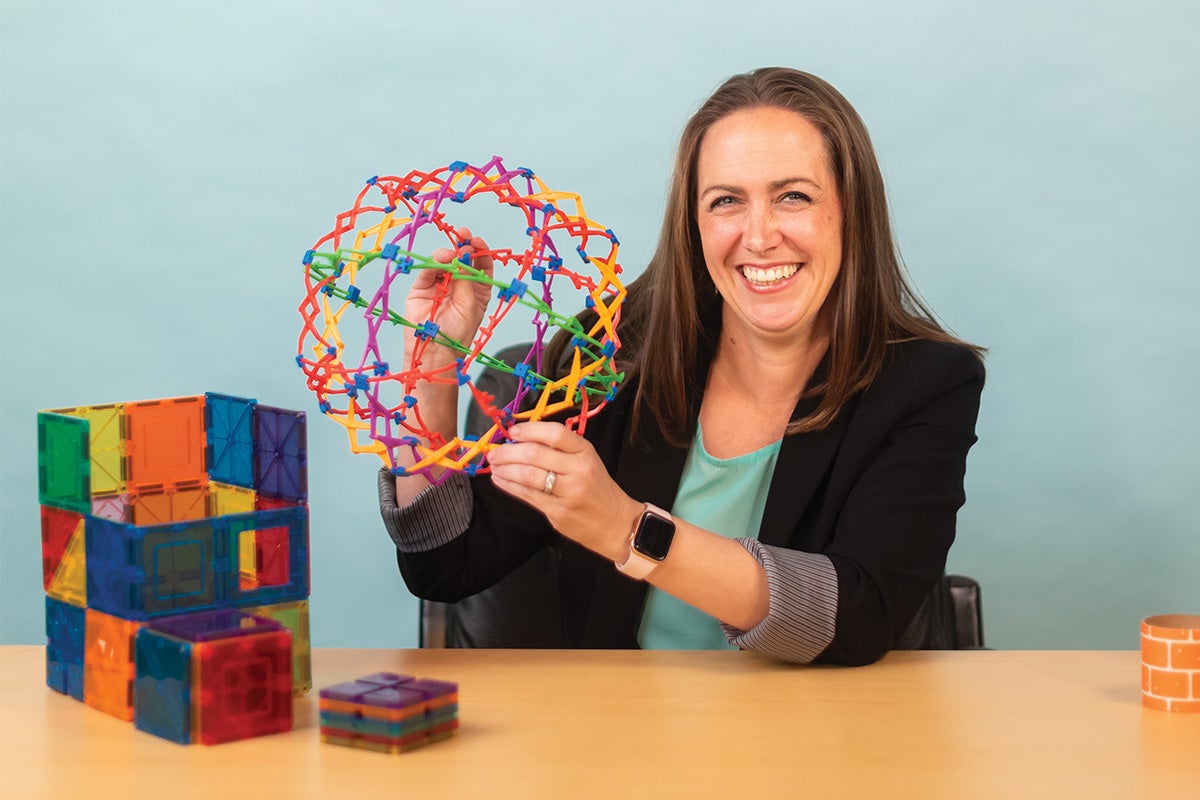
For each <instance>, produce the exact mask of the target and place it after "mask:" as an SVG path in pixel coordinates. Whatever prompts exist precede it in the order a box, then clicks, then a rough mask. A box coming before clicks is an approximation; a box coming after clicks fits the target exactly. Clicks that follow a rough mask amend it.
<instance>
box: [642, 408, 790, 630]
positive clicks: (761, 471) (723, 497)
mask: <svg viewBox="0 0 1200 800" xmlns="http://www.w3.org/2000/svg"><path fill="white" fill-rule="evenodd" d="M780 444H781V442H772V443H771V444H769V445H767V446H766V447H763V448H761V449H759V450H755V451H754V452H753V453H747V454H746V455H743V456H736V457H734V458H714V457H713V456H711V455H709V454H708V453H707V452H706V451H705V449H704V437H703V435H702V432H701V430H700V426H699V424H697V426H696V438H695V439H694V440H693V441H692V447H691V449H690V450H689V451H688V456H687V461H686V462H685V464H684V467H683V477H682V479H681V480H680V483H679V493H678V494H677V495H676V496H675V505H674V506H672V508H671V515H672V516H675V517H678V518H679V519H683V520H687V521H688V522H690V523H692V524H693V525H697V526H699V527H701V528H704V529H705V530H708V531H712V532H713V533H719V534H721V535H722V536H728V537H729V538H731V539H733V538H741V537H744V536H749V537H755V536H757V535H758V528H759V525H760V524H762V515H763V508H764V507H765V506H766V504H767V490H768V489H769V488H770V486H771V476H772V475H773V474H774V472H775V461H776V459H777V458H778V456H779V446H780ZM638 643H639V644H640V645H641V646H642V648H643V649H646V650H733V649H735V648H734V647H733V645H731V644H729V642H727V641H726V640H725V634H724V633H722V631H721V626H720V625H719V624H718V623H717V621H716V620H715V619H713V618H712V617H710V616H709V615H708V614H705V613H704V612H702V611H699V610H697V609H695V608H693V607H692V606H690V605H688V604H687V603H684V602H683V601H682V600H678V599H676V598H675V597H673V596H672V595H669V594H667V593H666V592H663V591H660V590H658V589H656V588H654V587H653V586H651V587H650V589H649V591H648V592H647V594H646V607H645V610H644V611H643V612H642V624H641V627H640V628H639V630H638Z"/></svg>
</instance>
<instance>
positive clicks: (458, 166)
mask: <svg viewBox="0 0 1200 800" xmlns="http://www.w3.org/2000/svg"><path fill="white" fill-rule="evenodd" d="M469 166H471V165H470V164H468V163H467V162H465V161H451V162H450V171H451V172H462V171H463V170H465V169H466V168H467V167H469Z"/></svg>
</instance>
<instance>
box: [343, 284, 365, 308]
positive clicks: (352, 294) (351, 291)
mask: <svg viewBox="0 0 1200 800" xmlns="http://www.w3.org/2000/svg"><path fill="white" fill-rule="evenodd" d="M360 297H362V292H361V291H359V288H358V287H357V286H355V285H354V284H353V283H352V284H350V288H348V289H347V290H346V299H347V300H349V301H350V302H351V303H357V302H358V299H359V298H360Z"/></svg>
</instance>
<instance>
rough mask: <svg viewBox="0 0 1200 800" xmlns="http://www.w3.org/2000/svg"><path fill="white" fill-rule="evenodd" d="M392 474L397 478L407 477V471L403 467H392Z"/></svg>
mask: <svg viewBox="0 0 1200 800" xmlns="http://www.w3.org/2000/svg"><path fill="white" fill-rule="evenodd" d="M392 474H393V475H395V476H396V477H398V478H403V477H404V476H406V475H408V470H407V469H405V468H404V467H392Z"/></svg>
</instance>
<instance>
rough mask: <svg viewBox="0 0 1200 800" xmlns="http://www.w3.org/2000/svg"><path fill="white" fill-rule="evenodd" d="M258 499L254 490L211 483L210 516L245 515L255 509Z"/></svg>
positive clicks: (209, 489)
mask: <svg viewBox="0 0 1200 800" xmlns="http://www.w3.org/2000/svg"><path fill="white" fill-rule="evenodd" d="M256 499H257V495H256V494H255V491H254V490H253V489H247V488H245V487H243V486H234V485H232V484H228V483H218V482H217V481H209V484H208V515H209V516H210V517H220V516H223V515H225V514H244V513H246V512H248V511H253V510H254V509H255V506H256V502H255V501H256Z"/></svg>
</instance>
